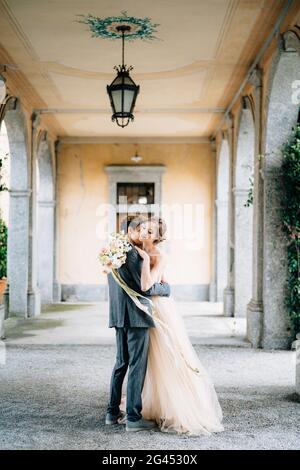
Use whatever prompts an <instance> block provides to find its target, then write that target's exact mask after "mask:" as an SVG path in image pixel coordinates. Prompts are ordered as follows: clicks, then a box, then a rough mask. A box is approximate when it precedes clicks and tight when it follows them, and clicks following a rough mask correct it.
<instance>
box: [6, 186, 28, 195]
mask: <svg viewBox="0 0 300 470" xmlns="http://www.w3.org/2000/svg"><path fill="white" fill-rule="evenodd" d="M8 192H9V194H10V196H11V197H30V195H31V193H32V189H13V188H11V189H9V190H8Z"/></svg>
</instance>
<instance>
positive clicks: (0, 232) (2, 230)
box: [0, 218, 7, 279]
mask: <svg viewBox="0 0 300 470" xmlns="http://www.w3.org/2000/svg"><path fill="white" fill-rule="evenodd" d="M3 277H7V226H6V224H5V222H4V220H3V219H1V218H0V279H2V278H3Z"/></svg>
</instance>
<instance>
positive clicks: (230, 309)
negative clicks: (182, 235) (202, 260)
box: [223, 113, 234, 317]
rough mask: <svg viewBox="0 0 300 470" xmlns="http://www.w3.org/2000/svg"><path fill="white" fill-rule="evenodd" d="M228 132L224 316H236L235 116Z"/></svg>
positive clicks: (231, 119) (230, 117)
mask: <svg viewBox="0 0 300 470" xmlns="http://www.w3.org/2000/svg"><path fill="white" fill-rule="evenodd" d="M227 125H228V130H227V132H226V133H225V135H224V136H225V137H226V138H227V141H228V145H229V193H228V252H227V256H228V262H227V286H226V287H225V289H224V293H223V301H224V315H225V316H226V317H232V316H233V314H234V197H233V191H232V188H233V157H232V155H233V115H232V114H231V113H230V114H229V117H228V121H227Z"/></svg>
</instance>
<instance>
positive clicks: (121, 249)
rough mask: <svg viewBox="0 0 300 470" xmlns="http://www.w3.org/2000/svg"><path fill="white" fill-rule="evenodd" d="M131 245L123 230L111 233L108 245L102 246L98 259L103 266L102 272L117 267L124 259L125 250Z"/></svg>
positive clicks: (129, 248)
mask: <svg viewBox="0 0 300 470" xmlns="http://www.w3.org/2000/svg"><path fill="white" fill-rule="evenodd" d="M131 248H132V246H131V245H130V243H129V241H128V237H127V235H124V232H120V233H113V234H111V235H110V236H109V243H108V246H106V247H104V248H102V250H101V251H100V253H99V256H98V259H99V261H100V263H101V264H102V265H103V266H104V272H105V273H108V272H109V271H110V270H111V269H117V268H120V266H122V264H124V263H125V261H126V256H127V252H128V251H129V250H131Z"/></svg>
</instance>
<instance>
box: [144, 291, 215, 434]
mask: <svg viewBox="0 0 300 470" xmlns="http://www.w3.org/2000/svg"><path fill="white" fill-rule="evenodd" d="M152 302H153V305H154V310H153V318H154V321H155V320H156V327H155V328H150V329H149V334H150V338H149V352H148V363H147V372H146V377H145V382H144V388H143V392H142V403H143V409H142V415H143V417H144V418H145V419H152V420H155V421H156V422H157V424H158V426H159V428H160V430H161V431H163V432H175V433H185V434H188V435H202V434H204V435H210V434H211V433H212V432H221V431H223V430H224V428H223V426H222V424H221V421H222V418H223V416H222V410H221V407H220V404H219V401H218V397H217V394H216V391H215V388H214V385H213V383H212V381H211V379H210V377H209V375H208V374H207V372H206V370H205V368H204V367H203V365H202V364H201V362H200V360H199V358H198V356H197V353H196V351H195V350H194V348H193V345H192V343H191V341H190V339H189V337H188V334H187V331H186V328H185V325H184V321H183V318H182V316H181V315H180V313H179V312H178V310H177V308H176V303H175V301H174V300H173V298H172V297H152ZM161 322H163V325H164V326H162V325H161Z"/></svg>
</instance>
